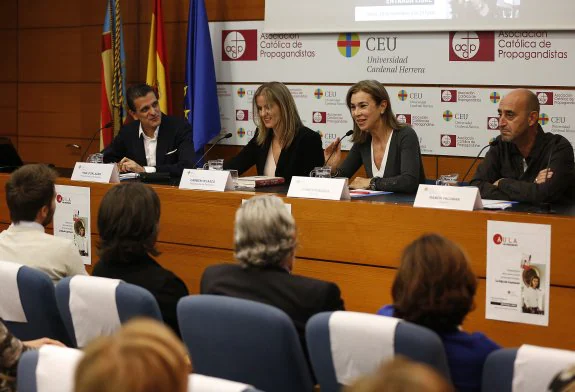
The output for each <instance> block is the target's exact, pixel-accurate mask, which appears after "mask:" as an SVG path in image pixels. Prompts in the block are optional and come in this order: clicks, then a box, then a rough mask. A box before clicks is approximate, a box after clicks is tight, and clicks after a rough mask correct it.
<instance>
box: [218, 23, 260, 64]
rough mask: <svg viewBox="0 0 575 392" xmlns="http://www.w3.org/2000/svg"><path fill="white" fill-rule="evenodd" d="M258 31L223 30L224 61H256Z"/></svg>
mask: <svg viewBox="0 0 575 392" xmlns="http://www.w3.org/2000/svg"><path fill="white" fill-rule="evenodd" d="M257 59H258V31H257V30H256V29H250V30H222V61H256V60H257Z"/></svg>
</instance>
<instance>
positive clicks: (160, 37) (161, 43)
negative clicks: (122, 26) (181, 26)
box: [146, 0, 172, 114]
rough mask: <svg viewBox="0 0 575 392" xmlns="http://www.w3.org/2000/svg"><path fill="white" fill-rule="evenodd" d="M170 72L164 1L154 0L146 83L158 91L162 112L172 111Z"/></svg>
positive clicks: (169, 112) (168, 112)
mask: <svg viewBox="0 0 575 392" xmlns="http://www.w3.org/2000/svg"><path fill="white" fill-rule="evenodd" d="M169 74H170V72H169V70H168V56H167V52H166V41H165V39H164V19H163V17H162V1H161V0H154V12H153V13H152V28H151V29H150V47H149V49H148V73H147V74H146V83H147V84H149V85H150V86H152V87H154V88H155V89H156V91H158V96H159V101H160V109H161V110H162V113H165V114H171V113H172V94H171V88H170V75H169Z"/></svg>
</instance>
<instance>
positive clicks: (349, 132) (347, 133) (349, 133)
mask: <svg viewBox="0 0 575 392" xmlns="http://www.w3.org/2000/svg"><path fill="white" fill-rule="evenodd" d="M351 135H353V129H350V130H349V131H347V132H346V133H345V136H351Z"/></svg>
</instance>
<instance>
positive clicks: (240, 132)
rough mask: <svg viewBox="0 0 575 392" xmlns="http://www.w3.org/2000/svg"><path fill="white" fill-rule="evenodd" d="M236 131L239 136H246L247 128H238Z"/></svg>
mask: <svg viewBox="0 0 575 392" xmlns="http://www.w3.org/2000/svg"><path fill="white" fill-rule="evenodd" d="M236 133H237V134H238V136H239V137H244V136H246V130H245V129H244V128H238V130H237V131H236Z"/></svg>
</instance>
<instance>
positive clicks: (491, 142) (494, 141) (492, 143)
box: [461, 139, 499, 182]
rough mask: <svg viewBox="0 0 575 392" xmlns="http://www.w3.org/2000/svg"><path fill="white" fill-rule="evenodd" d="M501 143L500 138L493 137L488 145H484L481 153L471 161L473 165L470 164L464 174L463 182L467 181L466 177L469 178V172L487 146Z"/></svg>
mask: <svg viewBox="0 0 575 392" xmlns="http://www.w3.org/2000/svg"><path fill="white" fill-rule="evenodd" d="M498 144H499V139H493V140H491V141H490V142H489V144H488V145H486V146H485V147H483V148H482V149H481V150H480V151H479V154H477V156H476V157H475V159H474V160H473V162H471V166H469V169H467V172H466V173H465V175H464V176H463V178H462V179H461V182H465V179H466V178H467V176H468V175H469V172H470V171H471V169H473V166H475V162H477V160H478V159H479V156H481V153H482V152H483V151H485V149H486V148H487V147H493V146H496V145H498Z"/></svg>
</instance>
